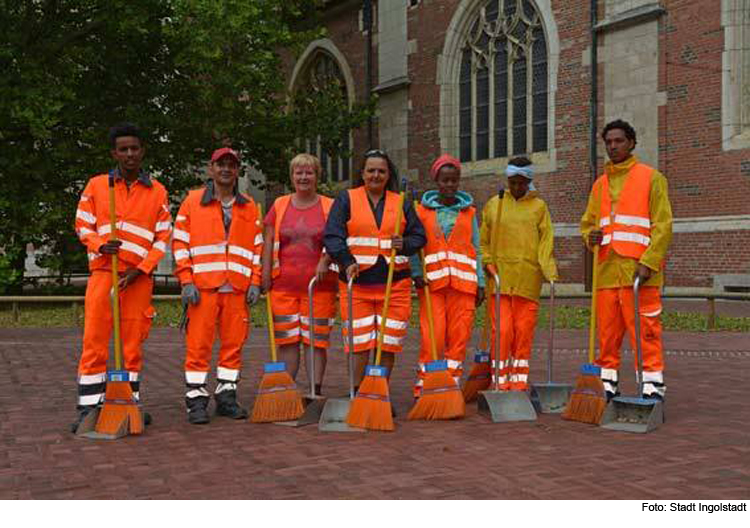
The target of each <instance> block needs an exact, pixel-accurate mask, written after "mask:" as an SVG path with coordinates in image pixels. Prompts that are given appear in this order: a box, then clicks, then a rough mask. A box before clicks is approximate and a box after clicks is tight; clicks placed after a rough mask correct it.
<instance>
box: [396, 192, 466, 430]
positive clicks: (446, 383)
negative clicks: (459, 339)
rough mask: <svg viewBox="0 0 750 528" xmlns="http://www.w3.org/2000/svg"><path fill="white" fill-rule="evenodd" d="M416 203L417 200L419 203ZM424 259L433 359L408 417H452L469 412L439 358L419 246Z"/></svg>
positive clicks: (428, 287)
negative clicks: (420, 393)
mask: <svg viewBox="0 0 750 528" xmlns="http://www.w3.org/2000/svg"><path fill="white" fill-rule="evenodd" d="M416 205H417V203H416V202H414V206H415V207H416ZM419 256H420V258H421V259H422V275H423V276H424V279H425V285H424V299H425V305H426V307H427V326H428V327H429V331H430V351H431V352H432V361H431V362H430V363H427V365H425V379H424V386H423V387H422V396H421V397H420V398H419V399H418V400H417V403H416V404H415V405H414V407H413V408H412V410H411V412H409V415H408V416H407V418H408V419H409V420H452V419H453V418H462V417H463V416H464V414H466V402H464V398H463V395H462V394H461V392H460V391H459V389H458V385H457V384H456V380H454V379H453V376H451V374H450V372H448V362H447V361H445V360H444V359H443V360H441V361H438V358H437V343H435V322H434V321H433V319H432V301H431V300H430V283H429V282H428V281H427V266H426V264H425V260H424V250H421V249H420V250H419Z"/></svg>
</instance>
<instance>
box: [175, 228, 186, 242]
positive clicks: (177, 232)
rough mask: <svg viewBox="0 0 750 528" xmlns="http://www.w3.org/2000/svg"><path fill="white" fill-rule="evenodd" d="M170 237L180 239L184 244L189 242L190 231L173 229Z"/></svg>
mask: <svg viewBox="0 0 750 528" xmlns="http://www.w3.org/2000/svg"><path fill="white" fill-rule="evenodd" d="M172 237H173V238H175V239H177V240H182V241H183V242H185V243H186V244H189V243H190V233H188V232H187V231H183V230H182V229H175V230H174V231H172Z"/></svg>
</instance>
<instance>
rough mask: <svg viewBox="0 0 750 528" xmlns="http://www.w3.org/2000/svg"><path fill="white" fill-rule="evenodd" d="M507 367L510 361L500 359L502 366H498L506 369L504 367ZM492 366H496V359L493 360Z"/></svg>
mask: <svg viewBox="0 0 750 528" xmlns="http://www.w3.org/2000/svg"><path fill="white" fill-rule="evenodd" d="M507 367H508V362H507V361H502V360H501V361H500V366H498V368H499V369H500V370H502V369H504V368H507ZM492 368H495V362H494V361H493V362H492Z"/></svg>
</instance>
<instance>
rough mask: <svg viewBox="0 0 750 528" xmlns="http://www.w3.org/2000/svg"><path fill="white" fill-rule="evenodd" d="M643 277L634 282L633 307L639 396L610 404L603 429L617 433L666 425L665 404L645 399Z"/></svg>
mask: <svg viewBox="0 0 750 528" xmlns="http://www.w3.org/2000/svg"><path fill="white" fill-rule="evenodd" d="M640 285H641V278H640V277H638V276H636V278H635V281H634V282H633V304H634V305H635V362H636V368H637V371H636V372H637V380H636V381H637V382H638V393H637V394H636V395H635V396H634V397H627V396H617V397H615V398H612V400H611V401H610V402H609V404H608V405H607V408H606V409H605V410H604V415H603V416H602V421H601V426H602V427H604V428H605V429H612V430H614V431H626V432H628V433H648V432H649V431H653V430H654V429H656V428H657V427H659V426H660V425H661V424H663V423H664V404H663V403H662V402H661V401H659V400H650V399H646V398H644V397H643V396H641V395H642V394H643V350H642V349H641V312H640V306H639V304H640V303H639V300H638V294H639V290H640Z"/></svg>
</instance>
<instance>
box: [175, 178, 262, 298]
mask: <svg viewBox="0 0 750 528" xmlns="http://www.w3.org/2000/svg"><path fill="white" fill-rule="evenodd" d="M204 192H206V191H205V189H196V190H193V191H190V192H189V193H188V195H187V198H185V201H184V202H182V205H181V206H180V210H179V212H178V213H177V218H176V219H175V229H174V234H173V237H172V251H173V252H174V258H175V262H176V263H177V268H176V269H175V275H176V276H177V278H178V279H179V280H180V283H181V284H188V283H191V282H192V283H195V285H196V286H197V287H198V288H199V289H212V288H219V287H221V286H222V285H223V284H225V283H226V282H227V281H229V283H230V284H231V285H232V287H234V289H235V290H239V291H247V289H248V288H249V287H250V285H251V284H252V285H256V286H258V285H260V255H261V251H262V249H263V231H262V228H261V225H260V215H259V214H258V206H257V205H256V204H255V202H254V201H253V199H252V198H250V197H249V196H247V195H245V194H237V198H236V199H235V202H234V205H233V206H232V224H231V226H230V228H229V237H227V235H226V232H225V230H224V218H223V213H222V211H221V203H220V202H219V200H215V199H214V200H211V201H210V202H208V203H205V204H204V203H202V198H203V194H204Z"/></svg>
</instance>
